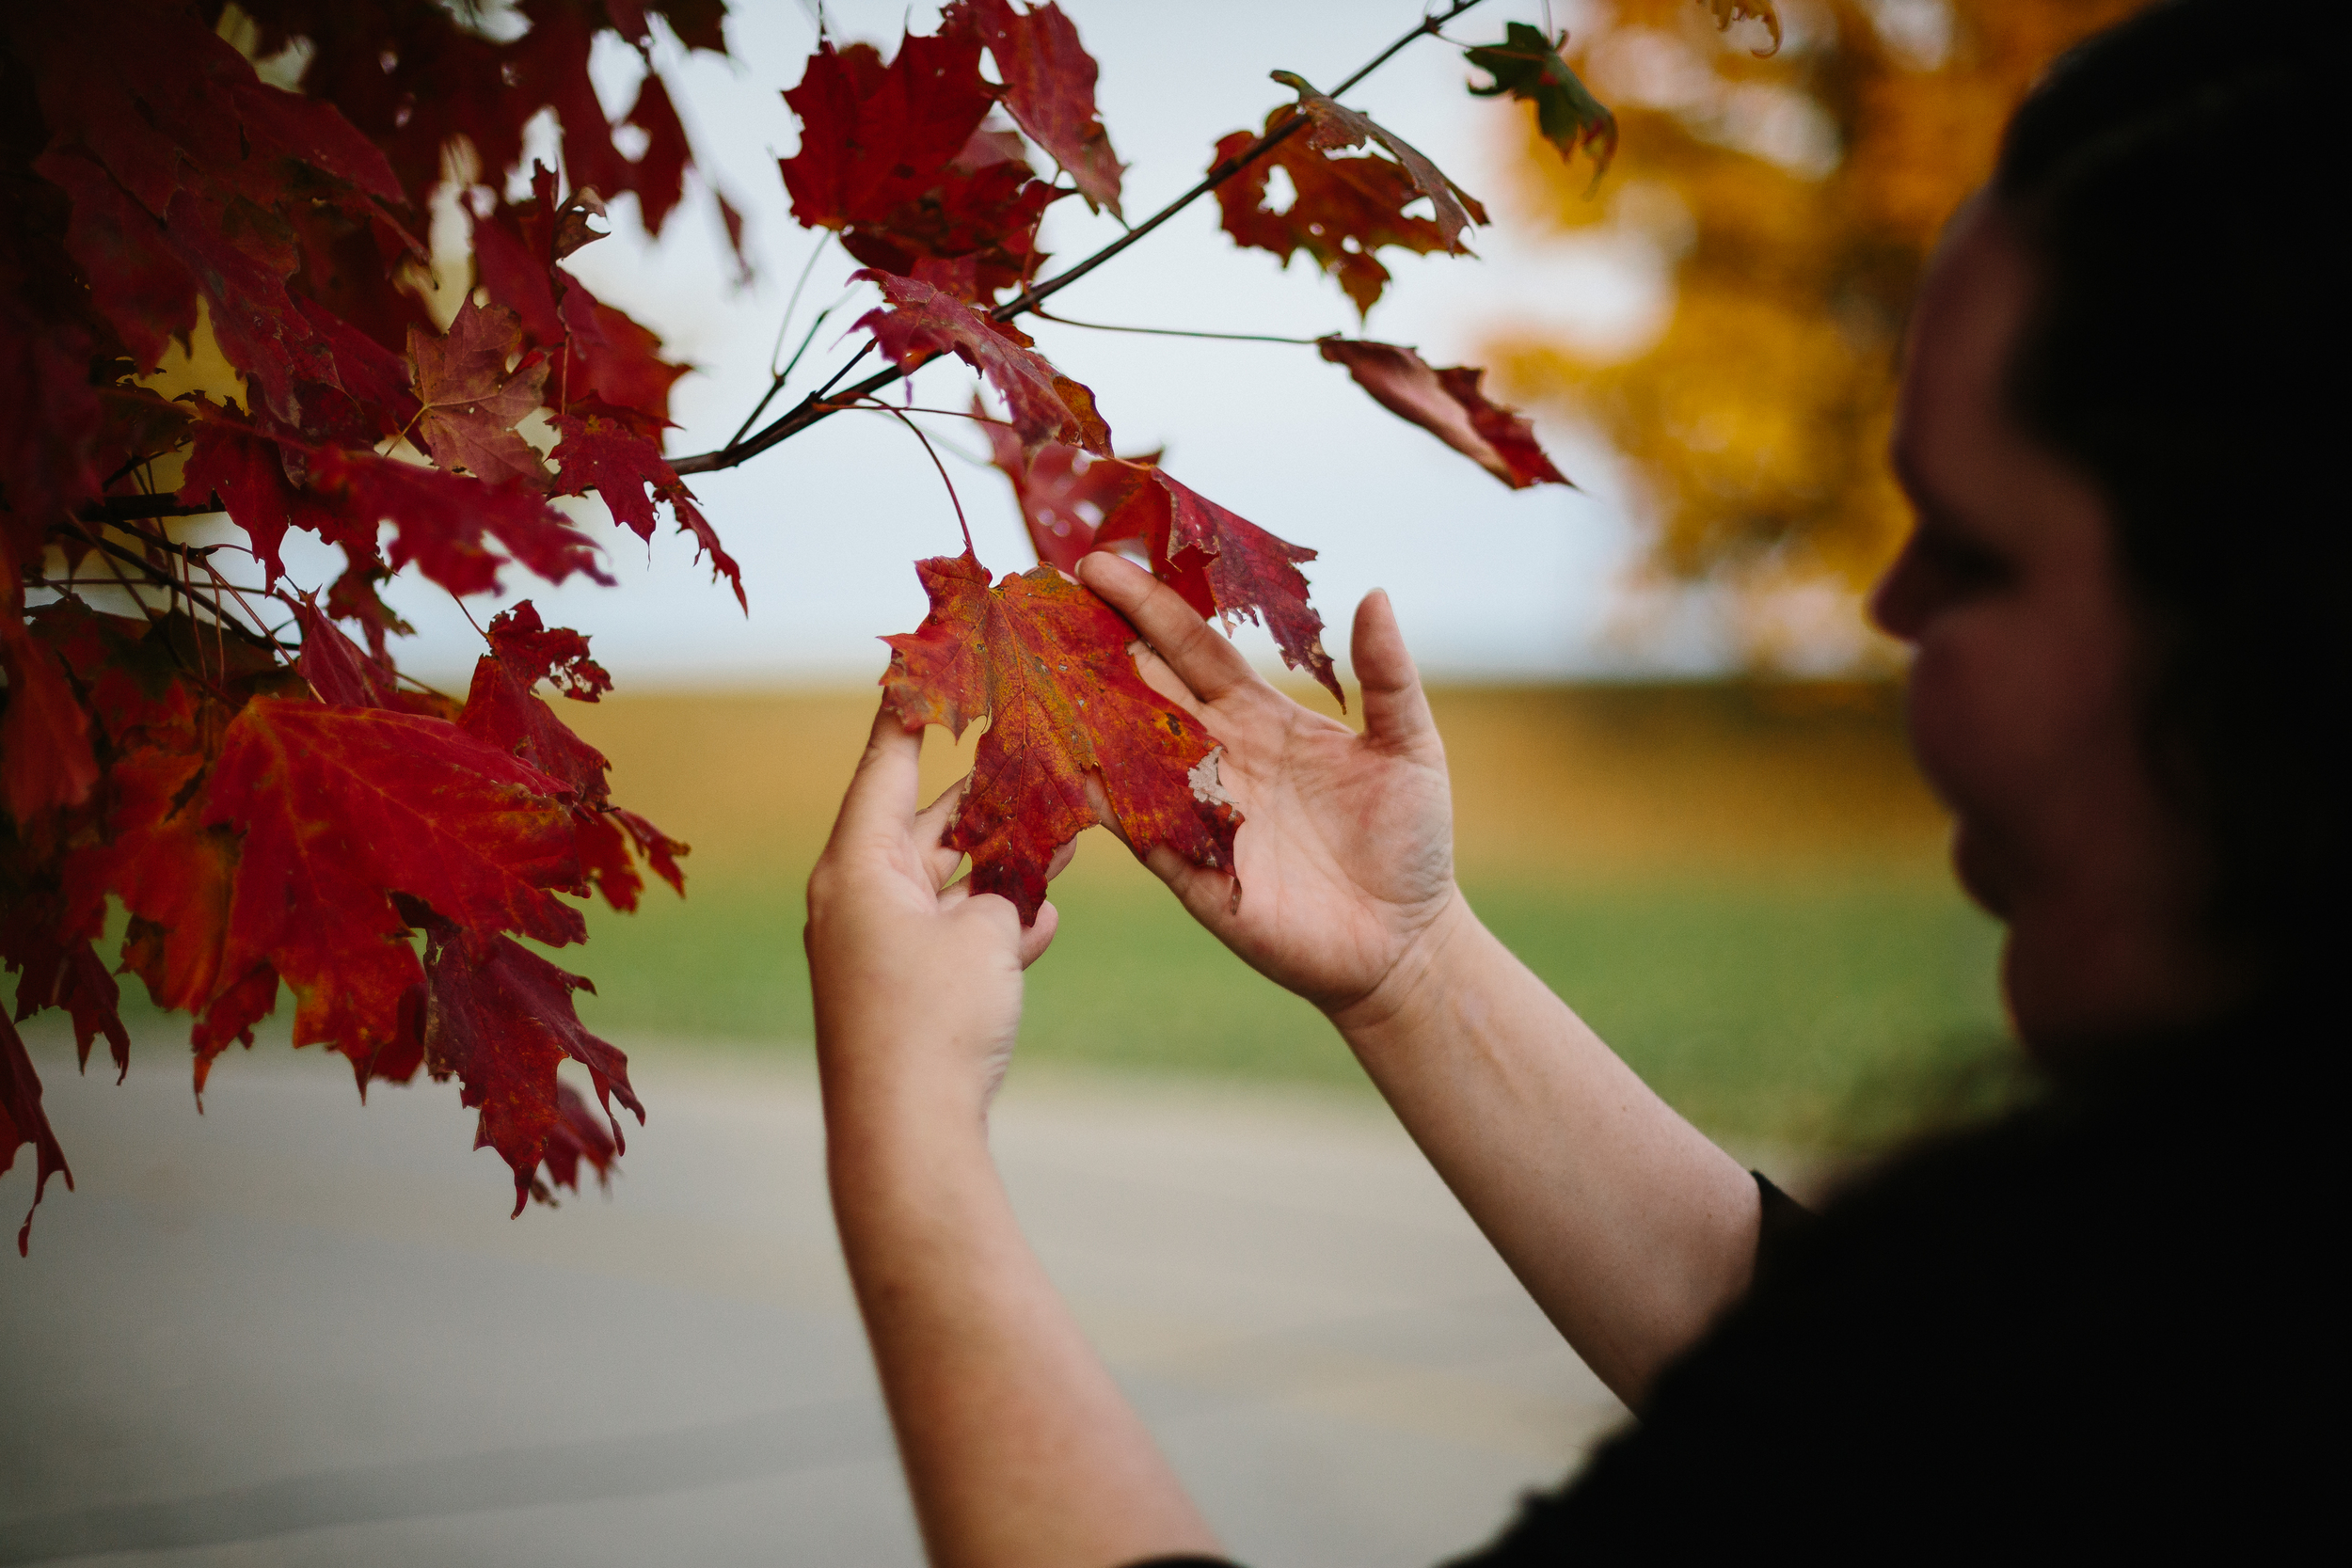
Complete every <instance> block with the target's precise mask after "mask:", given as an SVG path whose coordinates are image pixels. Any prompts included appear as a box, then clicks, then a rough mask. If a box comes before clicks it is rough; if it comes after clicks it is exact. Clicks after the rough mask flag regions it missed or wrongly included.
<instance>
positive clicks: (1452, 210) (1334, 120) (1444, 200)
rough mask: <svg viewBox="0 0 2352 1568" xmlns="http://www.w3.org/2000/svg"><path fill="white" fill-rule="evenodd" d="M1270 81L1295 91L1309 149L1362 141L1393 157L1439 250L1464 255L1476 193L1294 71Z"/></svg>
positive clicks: (1476, 213)
mask: <svg viewBox="0 0 2352 1568" xmlns="http://www.w3.org/2000/svg"><path fill="white" fill-rule="evenodd" d="M1274 79H1275V80H1276V81H1278V82H1279V83H1281V84H1282V85H1283V86H1284V87H1289V88H1291V89H1292V90H1293V91H1295V92H1296V93H1297V94H1298V107H1299V111H1300V112H1301V113H1302V114H1304V115H1305V116H1306V117H1307V119H1308V122H1309V123H1308V128H1307V135H1306V142H1307V145H1308V146H1309V147H1311V148H1312V149H1313V150H1315V151H1317V152H1337V151H1339V150H1342V149H1343V148H1355V147H1362V146H1363V145H1364V144H1365V143H1366V142H1370V143H1373V144H1374V145H1375V146H1377V147H1379V148H1380V149H1381V150H1384V151H1386V152H1387V153H1388V154H1389V155H1390V156H1391V157H1393V158H1394V159H1395V160H1396V162H1397V166H1399V167H1401V168H1402V169H1404V170H1405V172H1406V175H1407V176H1409V177H1410V178H1411V180H1412V182H1413V189H1414V191H1415V192H1416V193H1417V194H1418V195H1419V196H1420V197H1421V198H1423V199H1425V200H1427V201H1428V203H1429V210H1430V212H1431V214H1433V215H1434V216H1435V217H1436V219H1437V224H1438V232H1439V233H1440V234H1442V235H1443V236H1444V240H1445V248H1446V249H1448V250H1450V251H1453V252H1454V253H1455V254H1456V255H1467V254H1468V253H1469V250H1470V246H1468V245H1464V244H1463V243H1462V236H1463V235H1464V234H1465V233H1467V232H1468V231H1469V230H1470V225H1471V224H1473V223H1485V222H1486V208H1485V207H1483V206H1481V205H1480V204H1479V200H1478V198H1476V197H1474V196H1472V195H1470V192H1468V191H1466V190H1464V189H1462V187H1461V186H1459V185H1457V184H1455V183H1454V182H1453V181H1452V180H1450V179H1448V178H1447V177H1446V174H1445V171H1444V170H1443V169H1440V168H1439V167H1438V166H1437V165H1436V164H1434V163H1431V162H1430V161H1429V158H1428V156H1427V155H1426V154H1424V153H1422V151H1421V150H1418V149H1416V148H1415V147H1414V146H1413V145H1412V144H1411V143H1410V142H1407V141H1406V139H1405V138H1404V137H1402V136H1400V135H1397V134H1396V133H1395V132H1393V131H1391V130H1389V129H1387V128H1386V127H1385V126H1383V125H1381V124H1380V123H1379V122H1378V121H1376V120H1375V119H1373V118H1372V117H1371V116H1370V115H1367V114H1363V113H1360V112H1359V111H1357V110H1355V109H1351V108H1349V107H1348V106H1347V105H1346V104H1344V103H1341V102H1340V101H1339V100H1337V99H1335V98H1331V97H1328V96H1327V95H1326V94H1323V93H1320V92H1317V91H1316V90H1315V89H1314V88H1313V87H1311V85H1309V83H1308V81H1307V79H1306V78H1305V77H1303V76H1300V75H1298V74H1296V73H1295V72H1294V71H1276V72H1275V73H1274Z"/></svg>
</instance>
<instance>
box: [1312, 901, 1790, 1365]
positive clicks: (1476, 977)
mask: <svg viewBox="0 0 2352 1568" xmlns="http://www.w3.org/2000/svg"><path fill="white" fill-rule="evenodd" d="M1333 1022H1336V1023H1338V1024H1339V1025H1340V1028H1341V1032H1342V1034H1343V1035H1344V1036H1345V1037H1346V1038H1347V1041H1348V1044H1349V1046H1350V1047H1351V1048H1352V1049H1354V1051H1355V1052H1356V1054H1357V1056H1358V1057H1359V1059H1360V1060H1361V1061H1362V1062H1363V1064H1364V1067H1365V1069H1366V1070H1367V1071H1368V1072H1369V1073H1370V1074H1371V1075H1372V1078H1373V1081H1374V1083H1375V1084H1376V1085H1378V1086H1379V1088H1380V1091H1381V1093H1382V1094H1383V1095H1384V1096H1386V1097H1387V1099H1388V1101H1389V1102H1390V1104H1391V1105H1392V1106H1393V1107H1394V1108H1395V1110H1396V1113H1397V1115H1398V1117H1399V1118H1400V1119H1401V1120H1402V1121H1403V1122H1404V1124H1405V1126H1406V1130H1407V1131H1408V1132H1411V1133H1412V1135H1413V1138H1414V1140H1415V1141H1416V1142H1417V1143H1418V1144H1420V1146H1421V1148H1422V1151H1423V1152H1424V1153H1426V1154H1427V1155H1428V1157H1429V1159H1430V1162H1431V1164H1434V1165H1435V1166H1436V1167H1437V1169H1438V1174H1439V1175H1441V1176H1442V1177H1443V1178H1444V1179H1445V1180H1446V1183H1447V1184H1448V1185H1449V1186H1450V1187H1452V1188H1453V1189H1454V1194H1455V1195H1456V1196H1458V1197H1459V1198H1460V1199H1461V1200H1462V1204H1463V1206H1464V1207H1465V1208H1466V1209H1468V1210H1469V1211H1470V1215H1471V1217H1472V1218H1473V1219H1474V1220H1476V1221H1477V1223H1478V1225H1479V1227H1480V1228H1481V1229H1483V1230H1484V1231H1485V1232H1486V1236H1487V1239H1488V1240H1489V1241H1491V1242H1493V1243H1494V1244H1495V1247H1496V1249H1497V1250H1498V1251H1499V1252H1501V1253H1502V1257H1503V1259H1504V1260H1505V1261H1506V1262H1507V1263H1509V1264H1510V1266H1511V1268H1512V1270H1513V1272H1514V1273H1516V1274H1517V1275H1518V1277H1519V1279H1520V1281H1521V1282H1522V1283H1523V1284H1525V1285H1526V1287H1527V1289H1528V1291H1529V1292H1530V1293H1531V1294H1533V1295H1534V1298H1535V1300H1536V1302H1537V1303H1538V1304H1539V1305H1540V1306H1541V1307H1543V1309H1544V1311H1545V1312H1546V1313H1547V1314H1548V1315H1549V1317H1550V1318H1551V1321H1552V1322H1553V1323H1555V1324H1556V1325H1558V1327H1559V1329H1560V1331H1561V1333H1562V1334H1564V1335H1565V1336H1566V1338H1567V1339H1568V1342H1569V1343H1570V1344H1571V1345H1573V1346H1575V1347H1576V1350H1577V1352H1578V1354H1581V1355H1582V1356H1583V1357H1584V1359H1585V1362H1586V1363H1587V1364H1588V1365H1589V1366H1591V1367H1592V1369H1593V1370H1594V1371H1595V1372H1596V1373H1597V1374H1598V1375H1599V1377H1600V1378H1601V1380H1602V1381H1603V1382H1605V1383H1607V1384H1608V1385H1609V1386H1610V1387H1611V1388H1613V1389H1614V1390H1615V1391H1616V1392H1617V1394H1618V1395H1619V1396H1620V1397H1621V1398H1623V1399H1624V1400H1625V1401H1626V1402H1628V1403H1629V1404H1631V1405H1633V1406H1634V1407H1636V1408H1637V1409H1638V1408H1639V1407H1640V1405H1641V1402H1642V1399H1643V1396H1644V1395H1645V1392H1646V1391H1647V1389H1648V1386H1649V1382H1650V1379H1651V1378H1652V1377H1653V1376H1654V1375H1655V1374H1656V1373H1657V1372H1658V1370H1660V1369H1661V1367H1663V1366H1664V1365H1665V1364H1666V1363H1667V1362H1669V1361H1671V1360H1673V1359H1674V1358H1675V1356H1677V1354H1680V1353H1681V1352H1682V1351H1683V1350H1684V1349H1685V1348H1686V1347H1688V1346H1689V1345H1690V1344H1691V1343H1692V1341H1694V1340H1695V1339H1696V1338H1698V1337H1699V1336H1700V1335H1701V1334H1702V1333H1704V1332H1705V1331H1706V1329H1707V1327H1708V1324H1709V1323H1711V1322H1713V1320H1714V1318H1715V1317H1716V1315H1717V1314H1718V1313H1720V1312H1721V1311H1722V1310H1723V1308H1724V1307H1725V1306H1726V1305H1728V1304H1729V1303H1730V1302H1731V1301H1732V1300H1733V1299H1734V1298H1736V1297H1737V1296H1738V1295H1739V1294H1740V1292H1741V1291H1744V1290H1746V1288H1747V1285H1748V1281H1749V1278H1750V1276H1751V1275H1752V1273H1753V1272H1754V1267H1755V1259H1756V1233H1757V1226H1758V1222H1759V1214H1758V1199H1757V1195H1756V1184H1755V1181H1754V1180H1753V1179H1751V1178H1750V1177H1749V1176H1748V1174H1747V1172H1746V1171H1744V1170H1743V1169H1741V1168H1740V1164H1739V1163H1738V1162H1737V1161H1735V1160H1733V1159H1732V1158H1731V1157H1730V1156H1729V1155H1727V1154H1725V1153H1724V1151H1723V1150H1721V1149H1720V1148H1716V1147H1715V1146H1714V1145H1713V1144H1712V1143H1710V1142H1708V1139H1707V1138H1706V1137H1705V1136H1704V1135H1702V1134H1701V1133H1700V1132H1698V1130H1697V1129H1695V1128H1693V1127H1692V1125H1691V1124H1690V1123H1689V1122H1687V1121H1685V1120H1684V1119H1683V1118H1682V1117H1680V1116H1678V1115H1677V1114H1676V1112H1675V1111H1674V1110H1673V1108H1672V1107H1670V1106H1668V1105H1667V1104H1666V1103H1665V1101H1661V1100H1660V1099H1659V1098H1658V1096H1657V1095H1656V1094H1654V1093H1652V1092H1651V1091H1650V1089H1649V1087H1648V1085H1645V1084H1644V1083H1643V1082H1642V1081H1641V1080H1640V1079H1639V1078H1638V1077H1636V1076H1635V1075H1634V1073H1633V1071H1632V1069H1629V1068H1628V1067H1627V1066H1626V1065H1625V1064H1624V1063H1623V1062H1622V1061H1620V1060H1618V1058H1617V1056H1616V1055H1615V1053H1613V1052H1612V1051H1610V1049H1609V1048H1608V1047H1607V1046H1606V1045H1604V1044H1603V1043H1602V1042H1601V1040H1600V1038H1599V1037H1597V1036H1596V1035H1595V1034H1594V1033H1593V1032H1592V1030H1590V1029H1589V1028H1587V1027H1585V1025H1584V1023H1583V1021H1582V1020H1581V1019H1579V1018H1578V1017H1577V1016H1576V1015H1575V1013H1574V1012H1572V1011H1570V1010H1569V1008H1568V1006H1566V1004H1565V1003H1564V1002H1562V1001H1561V1000H1560V999H1559V998H1558V997H1557V996H1555V995H1553V994H1552V992H1551V991H1550V990H1549V988H1548V987H1546V986H1545V985H1544V983H1543V982H1542V981H1541V980H1539V979H1537V978H1536V976H1535V975H1534V974H1533V973H1532V972H1531V971H1529V969H1528V968H1527V966H1526V965H1524V964H1522V963H1520V962H1519V961H1518V959H1517V958H1514V957H1513V956H1512V955H1511V953H1510V952H1509V950H1508V949H1506V948H1504V947H1503V945H1502V943H1501V942H1498V941H1497V940H1496V939H1495V938H1494V936H1493V935H1492V934H1491V933H1490V932H1488V931H1487V930H1486V927H1484V926H1483V925H1481V924H1480V923H1479V921H1478V920H1477V918H1476V916H1475V915H1473V914H1472V913H1471V912H1470V908H1469V906H1468V905H1467V904H1465V903H1463V902H1462V901H1461V899H1460V897H1459V895H1456V897H1455V899H1454V903H1453V905H1452V906H1451V907H1450V908H1449V909H1448V911H1446V913H1445V914H1444V915H1443V916H1442V917H1441V918H1440V920H1439V922H1438V924H1437V925H1435V926H1433V927H1432V928H1431V929H1430V931H1429V932H1428V934H1427V940H1425V941H1423V942H1420V943H1417V944H1416V947H1415V950H1414V951H1413V953H1412V954H1411V955H1409V956H1408V958H1406V961H1405V962H1404V963H1402V964H1400V965H1399V966H1398V968H1397V971H1396V972H1395V973H1393V974H1391V976H1390V977H1389V978H1388V980H1386V981H1384V982H1383V984H1382V985H1381V986H1380V987H1379V988H1378V990H1375V992H1374V993H1373V994H1372V995H1371V996H1368V997H1366V998H1364V999H1363V1000H1362V1001H1361V1002H1359V1003H1357V1004H1355V1005H1354V1006H1350V1007H1348V1008H1345V1009H1343V1010H1342V1011H1341V1012H1340V1013H1338V1014H1336V1015H1334V1019H1333Z"/></svg>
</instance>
